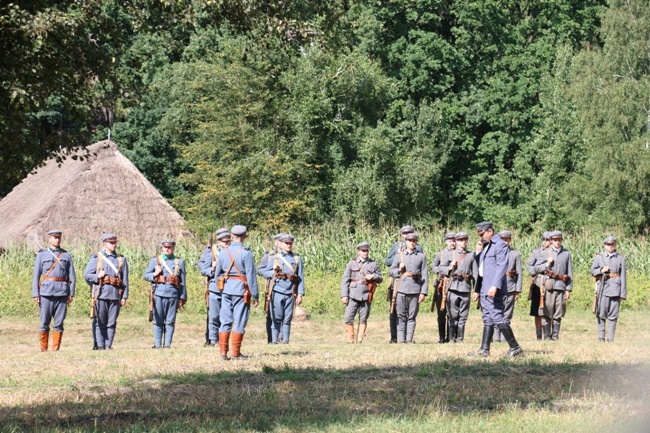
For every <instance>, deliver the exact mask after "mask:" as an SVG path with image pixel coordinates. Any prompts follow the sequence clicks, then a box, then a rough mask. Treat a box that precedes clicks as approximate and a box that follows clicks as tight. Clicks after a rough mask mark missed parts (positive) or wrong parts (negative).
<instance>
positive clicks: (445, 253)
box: [431, 233, 456, 344]
mask: <svg viewBox="0 0 650 433" xmlns="http://www.w3.org/2000/svg"><path fill="white" fill-rule="evenodd" d="M445 244H446V247H445V248H443V249H442V250H440V251H438V252H437V253H436V254H435V256H434V257H433V262H432V263H431V272H432V273H433V274H434V275H436V280H435V281H434V283H433V287H434V289H435V292H434V295H433V304H432V306H431V310H432V311H433V307H434V306H435V310H436V315H437V319H438V343H440V344H444V343H448V342H449V326H448V324H447V290H448V289H449V287H448V286H449V285H451V280H449V279H448V277H449V275H448V273H443V272H442V267H445V268H444V269H447V271H448V267H449V263H451V262H452V260H453V258H452V255H453V252H454V250H456V233H447V234H446V235H445ZM445 284H447V285H448V286H447V287H443V285H445ZM443 299H444V303H443V302H442V301H443Z"/></svg>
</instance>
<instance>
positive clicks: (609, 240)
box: [603, 236, 616, 244]
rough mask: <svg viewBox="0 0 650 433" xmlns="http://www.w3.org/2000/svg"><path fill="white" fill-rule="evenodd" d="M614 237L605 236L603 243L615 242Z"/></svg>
mask: <svg viewBox="0 0 650 433" xmlns="http://www.w3.org/2000/svg"><path fill="white" fill-rule="evenodd" d="M615 243H616V238H615V237H614V236H607V237H606V238H605V240H604V241H603V244H615Z"/></svg>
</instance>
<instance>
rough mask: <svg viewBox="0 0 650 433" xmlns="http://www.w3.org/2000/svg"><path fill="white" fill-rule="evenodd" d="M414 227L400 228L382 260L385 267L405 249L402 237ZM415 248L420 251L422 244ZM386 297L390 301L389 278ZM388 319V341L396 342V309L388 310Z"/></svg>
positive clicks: (391, 297)
mask: <svg viewBox="0 0 650 433" xmlns="http://www.w3.org/2000/svg"><path fill="white" fill-rule="evenodd" d="M414 231H415V229H414V228H413V226H409V225H406V226H404V227H402V228H401V229H400V231H399V232H400V236H401V239H400V240H399V241H398V242H395V243H394V244H393V245H392V246H391V247H390V250H389V251H388V256H386V260H384V264H385V265H386V267H388V268H390V267H391V266H392V264H393V260H394V259H395V256H396V255H397V254H398V253H399V252H400V251H405V250H406V243H405V242H404V238H406V236H407V235H408V234H410V233H413V232H414ZM415 248H416V250H417V251H419V252H423V251H422V246H421V245H420V244H418V245H416V247H415ZM387 299H388V302H391V300H392V299H393V279H392V278H391V282H390V284H389V285H388V293H387ZM388 319H389V325H390V342H391V343H397V310H393V311H391V312H389V315H388Z"/></svg>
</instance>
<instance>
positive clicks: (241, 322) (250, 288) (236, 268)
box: [216, 225, 259, 361]
mask: <svg viewBox="0 0 650 433" xmlns="http://www.w3.org/2000/svg"><path fill="white" fill-rule="evenodd" d="M247 234H248V230H247V229H246V227H244V226H242V225H236V226H234V227H233V228H232V229H230V235H231V238H232V242H231V243H230V245H229V246H228V247H227V248H224V249H223V250H222V251H220V252H219V258H218V262H217V267H216V269H217V274H218V275H219V277H218V279H217V288H218V289H219V290H221V291H222V300H221V312H220V315H219V320H220V321H221V327H220V328H219V352H220V354H221V359H222V360H224V361H227V360H228V359H230V358H228V350H229V345H230V336H231V333H232V358H233V359H239V360H246V359H248V356H245V355H242V353H241V345H242V341H243V340H244V333H245V332H246V324H247V323H248V316H249V314H250V304H251V299H253V306H254V307H257V304H258V302H259V301H258V299H259V293H258V291H257V276H256V274H255V271H256V269H255V258H254V257H253V253H251V252H250V250H249V249H248V248H247V247H245V246H244V241H245V240H246V237H247Z"/></svg>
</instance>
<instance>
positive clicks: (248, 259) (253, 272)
mask: <svg viewBox="0 0 650 433" xmlns="http://www.w3.org/2000/svg"><path fill="white" fill-rule="evenodd" d="M235 260H236V259H235ZM242 261H243V262H244V267H245V268H246V279H247V280H248V289H249V290H250V291H251V296H252V297H253V299H254V300H256V301H258V300H259V299H260V293H259V290H258V288H257V269H256V268H255V258H254V257H253V253H251V252H250V251H248V254H246V256H244V257H243V260H242Z"/></svg>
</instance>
